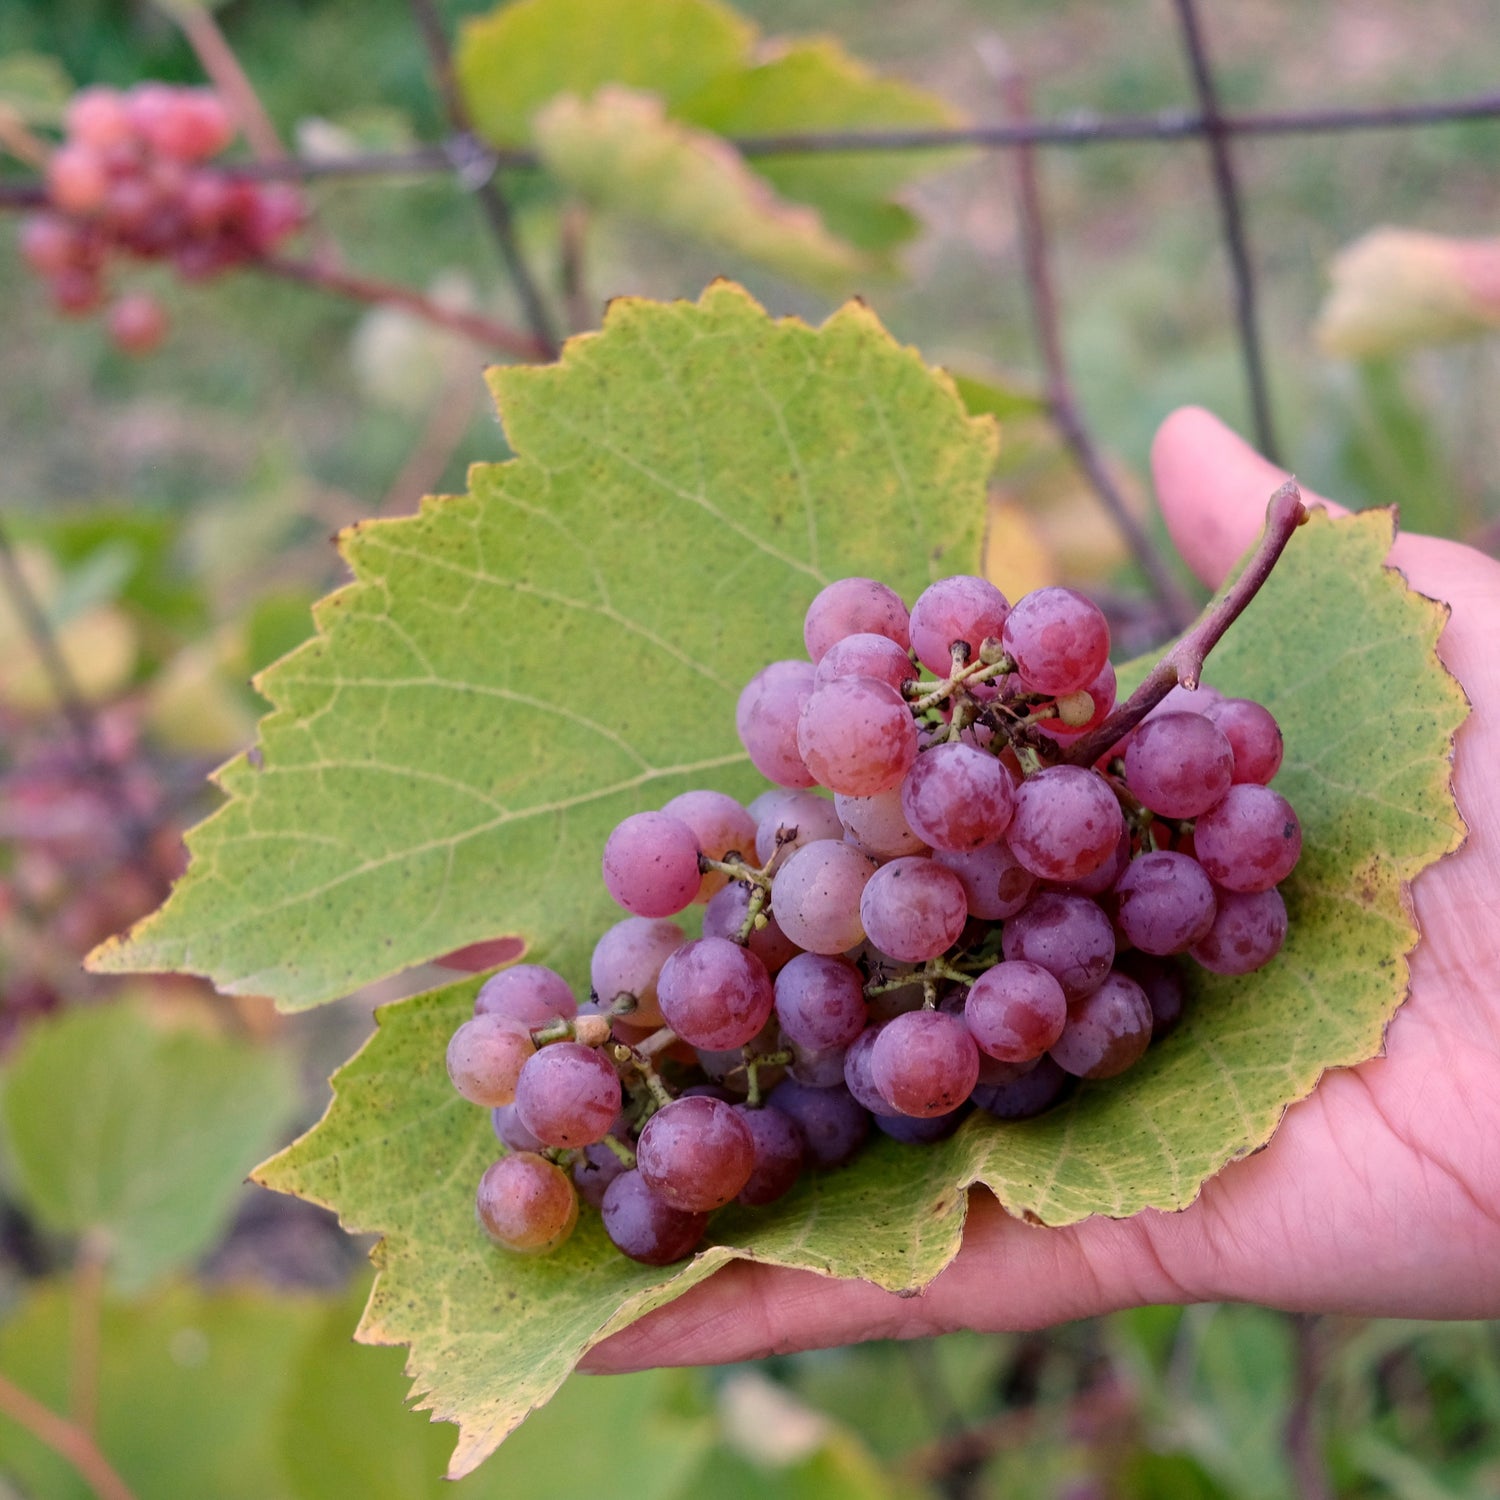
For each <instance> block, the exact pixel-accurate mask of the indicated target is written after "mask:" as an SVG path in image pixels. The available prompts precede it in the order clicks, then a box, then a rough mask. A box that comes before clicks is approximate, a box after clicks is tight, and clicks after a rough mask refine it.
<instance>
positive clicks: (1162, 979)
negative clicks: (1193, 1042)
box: [1115, 953, 1187, 1042]
mask: <svg viewBox="0 0 1500 1500" xmlns="http://www.w3.org/2000/svg"><path fill="white" fill-rule="evenodd" d="M1115 966H1116V968H1118V969H1119V971H1120V972H1121V973H1122V974H1124V975H1125V977H1126V978H1127V979H1133V980H1135V982H1136V983H1137V984H1138V985H1140V987H1141V988H1142V989H1143V990H1145V992H1146V999H1147V1000H1149V1001H1150V1002H1151V1040H1152V1041H1153V1042H1157V1041H1160V1040H1161V1039H1162V1037H1164V1036H1166V1035H1168V1033H1170V1032H1171V1031H1173V1030H1175V1029H1176V1026H1177V1023H1178V1022H1179V1021H1180V1020H1181V1019H1182V1007H1183V1005H1184V1003H1185V1002H1186V1000H1187V990H1186V986H1185V985H1184V984H1183V981H1182V970H1181V969H1180V968H1178V966H1177V965H1176V964H1174V963H1173V962H1172V961H1171V960H1170V959H1166V958H1156V957H1154V956H1153V955H1152V954H1150V953H1122V954H1120V956H1119V958H1118V959H1117V960H1116V963H1115Z"/></svg>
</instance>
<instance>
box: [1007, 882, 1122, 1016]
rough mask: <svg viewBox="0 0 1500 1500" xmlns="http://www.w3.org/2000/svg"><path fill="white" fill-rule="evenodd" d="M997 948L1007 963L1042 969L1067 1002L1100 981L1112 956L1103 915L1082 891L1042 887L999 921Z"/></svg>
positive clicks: (1112, 942)
mask: <svg viewBox="0 0 1500 1500" xmlns="http://www.w3.org/2000/svg"><path fill="white" fill-rule="evenodd" d="M1000 944H1001V950H1002V951H1003V952H1004V954H1005V956H1006V958H1007V959H1009V960H1010V961H1011V962H1018V961H1022V960H1024V961H1025V962H1027V963H1033V964H1038V965H1040V966H1041V967H1042V968H1044V969H1045V970H1046V971H1047V972H1048V973H1049V974H1050V975H1051V976H1052V977H1053V978H1054V979H1055V980H1057V982H1058V983H1059V984H1060V985H1061V986H1062V989H1063V994H1064V995H1065V996H1066V997H1067V1001H1068V1004H1069V1005H1072V1004H1074V1003H1075V1002H1076V1001H1078V1000H1081V999H1082V998H1083V997H1084V996H1085V995H1087V994H1088V993H1089V992H1090V991H1091V990H1093V989H1096V988H1097V987H1098V986H1099V985H1100V984H1102V983H1103V981H1104V977H1105V975H1106V974H1108V973H1109V966H1110V964H1111V963H1112V962H1113V961H1114V956H1115V934H1114V929H1113V927H1111V925H1110V921H1109V918H1108V917H1106V916H1105V915H1104V913H1103V912H1102V911H1100V909H1099V908H1098V907H1097V906H1095V905H1094V903H1093V902H1092V901H1090V900H1089V899H1088V898H1087V897H1086V896H1070V895H1067V894H1065V893H1063V892H1061V891H1043V892H1042V893H1041V895H1039V896H1037V897H1036V898H1035V899H1034V900H1033V901H1032V902H1031V904H1030V905H1029V906H1027V907H1025V908H1024V909H1023V910H1022V911H1020V912H1018V913H1017V914H1016V915H1015V916H1014V917H1012V918H1011V919H1010V921H1008V922H1007V923H1006V924H1005V930H1004V931H1003V932H1002V933H1001V936H1000Z"/></svg>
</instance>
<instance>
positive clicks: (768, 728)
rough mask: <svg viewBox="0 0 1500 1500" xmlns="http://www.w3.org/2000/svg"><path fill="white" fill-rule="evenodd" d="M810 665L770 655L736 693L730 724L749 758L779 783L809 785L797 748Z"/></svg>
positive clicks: (811, 777)
mask: <svg viewBox="0 0 1500 1500" xmlns="http://www.w3.org/2000/svg"><path fill="white" fill-rule="evenodd" d="M812 693H813V665H812V663H811V662H808V661H773V662H772V663H771V664H770V665H769V666H765V667H762V668H761V669H760V671H759V672H757V673H756V674H755V676H754V677H752V678H751V679H750V681H749V682H747V683H746V684H745V687H744V690H743V691H742V692H741V693H740V697H739V702H738V704H737V705H736V706H735V711H734V727H735V729H736V731H737V732H738V733H739V737H740V743H741V744H742V745H744V747H745V753H746V754H747V755H749V757H750V761H751V764H752V765H753V766H754V767H755V769H756V770H757V771H759V772H760V774H761V775H762V776H764V777H765V778H766V780H767V781H774V782H775V783H776V784H777V785H778V786H812V785H813V784H814V783H815V782H816V781H817V777H816V776H814V775H813V773H812V772H811V771H809V770H808V768H807V766H806V765H805V764H804V762H803V760H802V755H801V752H800V751H799V750H798V748H797V723H798V720H799V719H800V717H801V714H802V708H803V705H804V704H806V702H807V700H808V699H809V698H810V697H812Z"/></svg>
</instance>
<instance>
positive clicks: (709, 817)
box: [662, 791, 755, 905]
mask: <svg viewBox="0 0 1500 1500" xmlns="http://www.w3.org/2000/svg"><path fill="white" fill-rule="evenodd" d="M662 811H663V812H664V813H666V814H667V815H668V816H669V817H673V818H680V819H681V820H682V822H684V823H686V824H687V826H688V827H689V828H690V829H691V830H692V834H693V838H694V839H695V840H696V841H697V845H698V847H699V849H701V850H702V851H703V853H704V854H706V855H707V856H708V857H709V858H710V859H718V860H722V859H723V858H724V857H725V855H727V854H729V853H730V852H731V851H738V852H739V854H740V855H742V856H743V857H744V858H745V859H747V860H748V859H751V858H752V857H753V855H754V853H755V819H754V818H752V817H751V816H750V814H749V813H748V812H746V811H745V809H744V808H743V807H741V806H740V804H739V803H738V802H736V801H735V800H734V798H733V797H729V796H726V795H725V794H724V793H723V792H710V791H694V792H683V793H682V794H681V795H680V796H676V797H673V798H672V800H671V801H670V802H667V803H665V804H663V806H662ZM728 884H729V877H728V876H727V875H726V874H724V872H723V871H722V870H706V871H704V873H703V875H702V877H701V878H700V879H699V881H698V894H697V895H696V896H694V897H693V901H694V902H695V903H697V904H699V905H702V904H703V903H705V902H707V901H708V899H709V897H710V896H713V895H715V894H716V893H717V892H719V891H722V890H723V889H724V887H725V886H726V885H728Z"/></svg>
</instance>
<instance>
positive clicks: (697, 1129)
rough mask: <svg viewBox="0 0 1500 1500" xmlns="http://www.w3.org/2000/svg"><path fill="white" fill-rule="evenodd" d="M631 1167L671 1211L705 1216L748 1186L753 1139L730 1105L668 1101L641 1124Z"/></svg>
mask: <svg viewBox="0 0 1500 1500" xmlns="http://www.w3.org/2000/svg"><path fill="white" fill-rule="evenodd" d="M635 1164H636V1169H637V1170H638V1171H639V1172H640V1174H641V1177H642V1179H643V1180H644V1181H645V1184H646V1186H647V1187H649V1188H650V1189H651V1191H652V1192H653V1193H655V1194H656V1195H657V1196H658V1197H659V1198H661V1199H662V1200H663V1201H664V1202H666V1203H668V1204H670V1205H671V1206H672V1207H673V1208H676V1209H680V1210H681V1211H682V1212H683V1213H711V1212H712V1211H713V1210H714V1209H716V1208H722V1207H723V1206H724V1205H725V1204H726V1203H728V1202H729V1201H730V1200H731V1199H732V1198H735V1197H737V1196H738V1194H739V1192H740V1189H741V1188H743V1187H744V1186H745V1184H746V1183H747V1182H749V1180H750V1172H751V1169H752V1168H753V1167H754V1165H755V1140H754V1137H752V1136H751V1134H750V1131H749V1130H748V1129H747V1128H746V1126H745V1123H744V1121H743V1120H741V1119H740V1117H739V1115H738V1114H737V1113H736V1112H735V1111H734V1109H733V1108H732V1107H731V1106H730V1105H728V1104H724V1103H722V1102H721V1101H720V1100H718V1099H709V1098H705V1097H703V1096H702V1095H698V1096H696V1097H694V1098H691V1099H674V1100H673V1101H672V1102H671V1103H670V1104H667V1105H663V1107H662V1108H661V1109H659V1110H657V1112H656V1113H655V1114H654V1115H652V1116H651V1118H650V1119H649V1120H647V1121H646V1125H645V1128H644V1129H643V1130H642V1131H641V1138H640V1140H639V1141H638V1142H637V1143H636V1148H635Z"/></svg>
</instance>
